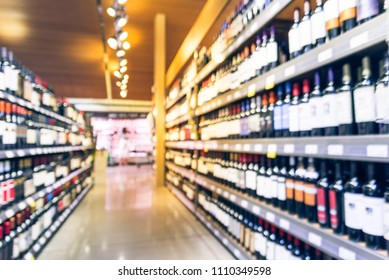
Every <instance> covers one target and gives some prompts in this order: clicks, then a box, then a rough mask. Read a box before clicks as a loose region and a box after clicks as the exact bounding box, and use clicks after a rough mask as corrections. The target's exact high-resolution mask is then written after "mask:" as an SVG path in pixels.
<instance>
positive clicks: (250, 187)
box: [245, 155, 257, 196]
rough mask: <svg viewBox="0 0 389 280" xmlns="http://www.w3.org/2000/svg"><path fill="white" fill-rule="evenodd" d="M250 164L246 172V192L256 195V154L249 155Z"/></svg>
mask: <svg viewBox="0 0 389 280" xmlns="http://www.w3.org/2000/svg"><path fill="white" fill-rule="evenodd" d="M248 162H249V164H248V166H247V170H246V174H245V178H246V179H245V181H246V192H247V193H248V194H249V195H250V196H254V193H255V190H256V189H257V172H256V171H255V170H254V165H255V163H254V156H252V155H248Z"/></svg>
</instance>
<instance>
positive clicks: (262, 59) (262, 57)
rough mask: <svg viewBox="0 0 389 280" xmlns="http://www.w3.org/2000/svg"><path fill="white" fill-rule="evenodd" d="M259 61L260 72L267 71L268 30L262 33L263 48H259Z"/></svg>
mask: <svg viewBox="0 0 389 280" xmlns="http://www.w3.org/2000/svg"><path fill="white" fill-rule="evenodd" d="M258 59H259V63H260V68H259V72H260V74H263V73H265V72H267V34H266V31H263V33H262V39H261V48H260V49H259V58H258Z"/></svg>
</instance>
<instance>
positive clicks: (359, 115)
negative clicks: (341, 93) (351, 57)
mask: <svg viewBox="0 0 389 280" xmlns="http://www.w3.org/2000/svg"><path fill="white" fill-rule="evenodd" d="M362 67H363V70H362V76H363V77H362V80H361V81H359V82H358V83H357V85H356V86H355V88H354V113H355V122H356V124H357V133H358V134H375V133H376V132H377V124H376V122H375V120H376V111H375V110H376V106H375V100H374V82H373V80H372V78H371V67H370V58H369V57H367V56H366V57H364V58H363V59H362Z"/></svg>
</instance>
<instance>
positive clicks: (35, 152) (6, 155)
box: [0, 146, 93, 160]
mask: <svg viewBox="0 0 389 280" xmlns="http://www.w3.org/2000/svg"><path fill="white" fill-rule="evenodd" d="M90 149H93V147H85V146H60V147H50V148H43V147H41V148H27V149H16V150H8V151H7V150H1V151H0V160H2V159H11V158H23V157H29V156H40V155H48V154H58V153H68V152H76V151H85V150H90Z"/></svg>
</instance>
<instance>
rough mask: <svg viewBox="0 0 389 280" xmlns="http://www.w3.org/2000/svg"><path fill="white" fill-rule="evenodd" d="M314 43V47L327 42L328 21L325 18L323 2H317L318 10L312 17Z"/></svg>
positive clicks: (320, 0) (321, 0)
mask: <svg viewBox="0 0 389 280" xmlns="http://www.w3.org/2000/svg"><path fill="white" fill-rule="evenodd" d="M311 22H312V42H313V44H314V46H319V45H322V44H324V43H325V42H326V20H325V16H324V8H323V0H316V8H315V10H314V11H313V13H312V15H311Z"/></svg>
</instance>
